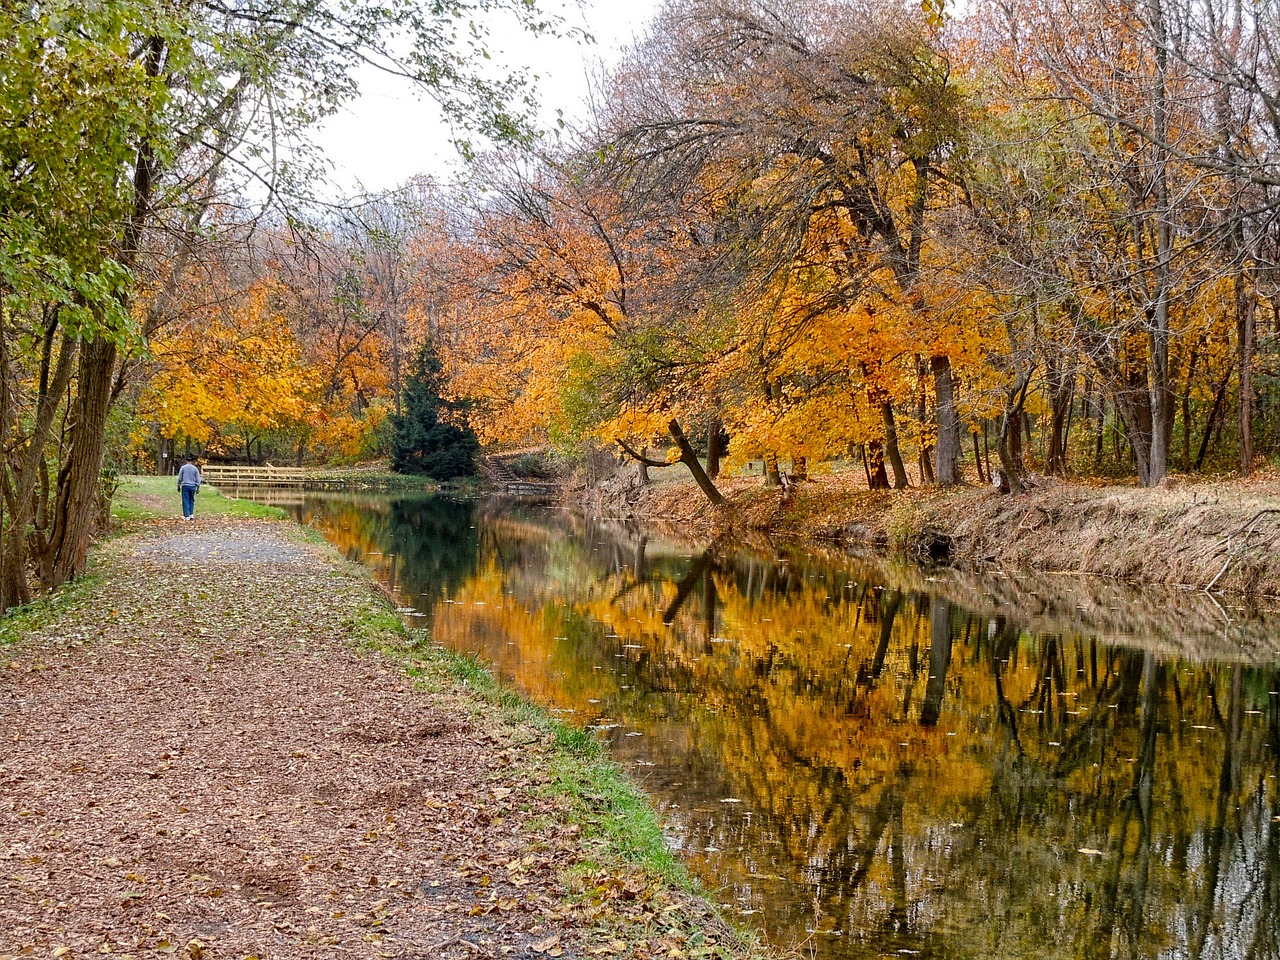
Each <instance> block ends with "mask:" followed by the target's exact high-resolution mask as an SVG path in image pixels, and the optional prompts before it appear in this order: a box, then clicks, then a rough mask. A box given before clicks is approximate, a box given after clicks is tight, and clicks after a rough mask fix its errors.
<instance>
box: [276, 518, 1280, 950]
mask: <svg viewBox="0 0 1280 960" xmlns="http://www.w3.org/2000/svg"><path fill="white" fill-rule="evenodd" d="M292 509H293V510H294V512H295V514H296V515H297V516H298V518H299V519H300V520H301V521H302V522H304V523H306V524H310V525H312V526H314V527H316V528H318V529H319V530H321V531H322V532H323V533H324V534H325V536H326V537H328V538H329V539H330V540H331V541H332V542H333V543H335V544H336V545H337V546H338V547H339V548H340V549H341V550H342V551H343V552H345V553H346V555H347V556H349V557H350V558H352V559H356V560H359V561H361V562H363V563H366V564H368V565H369V566H370V567H372V568H373V569H374V570H375V571H376V573H377V575H378V576H379V577H380V578H381V579H382V580H383V581H384V582H385V583H386V584H387V585H388V586H389V587H390V588H391V589H392V590H393V591H394V593H395V595H396V596H397V597H398V598H400V603H401V605H402V608H403V611H404V612H405V613H406V615H407V616H409V617H410V619H411V622H412V623H414V624H415V625H417V626H421V627H423V628H426V629H429V630H430V632H431V635H432V637H433V638H434V639H435V640H436V641H437V642H439V643H441V644H444V645H446V646H448V647H450V648H452V649H455V650H459V651H467V652H471V653H475V654H477V655H479V656H480V657H482V658H483V659H484V660H485V661H487V662H488V663H489V664H490V665H491V666H492V668H493V670H494V671H495V672H496V673H497V674H499V675H500V676H502V677H504V678H505V679H506V680H508V681H510V682H511V683H513V684H515V685H516V686H517V687H519V688H520V689H521V690H523V691H524V692H525V693H527V694H528V695H529V696H530V697H532V698H533V699H535V700H537V701H538V702H539V703H541V704H543V705H544V706H546V707H547V708H548V709H550V710H552V711H554V712H555V713H557V714H558V715H560V716H562V717H563V718H564V719H565V720H566V721H567V722H569V723H573V724H577V725H580V726H584V727H588V728H591V729H593V730H595V731H598V735H599V736H600V737H601V738H604V739H605V740H607V742H608V744H609V746H610V747H611V749H612V752H613V755H614V757H615V758H616V759H617V761H618V762H619V763H621V764H622V765H624V766H625V767H626V768H627V769H628V770H629V771H630V772H631V773H632V775H633V776H634V778H635V780H636V781H637V782H638V783H639V784H640V785H641V786H642V787H643V788H644V789H645V790H646V791H647V792H648V794H649V795H650V796H651V798H652V800H653V802H654V803H655V805H656V806H657V807H658V809H659V810H660V812H661V814H662V817H663V819H664V823H665V825H666V830H667V835H668V837H669V839H670V842H671V843H672V845H673V846H674V847H675V848H676V849H678V850H679V851H680V853H681V854H682V856H683V857H684V859H685V861H686V862H687V864H688V866H689V868H690V869H691V870H692V871H693V872H694V873H695V874H696V875H697V876H698V877H699V878H700V880H701V881H702V882H703V884H704V885H705V886H706V888H707V889H709V890H710V891H712V893H713V895H714V896H716V897H718V898H719V899H720V900H721V901H722V902H723V903H724V904H725V905H726V907H727V909H728V910H729V911H731V912H733V913H735V914H736V915H737V916H738V918H739V919H740V920H741V922H743V923H744V924H747V925H752V926H756V927H758V928H759V929H760V930H762V931H763V932H764V934H765V935H766V936H767V937H768V938H769V940H770V941H772V942H774V943H777V944H779V945H782V946H791V945H796V944H800V945H802V947H803V951H804V952H805V953H807V954H810V955H812V956H813V957H815V958H823V960H836V958H871V957H889V956H892V957H926V958H962V957H964V958H969V957H973V958H980V957H981V958H989V957H1002V958H1033V957H1034V958H1050V957H1064V958H1065V957H1124V958H1165V957H1188V958H1244V960H1249V958H1255V957H1257V958H1263V957H1267V958H1274V957H1277V956H1278V955H1280V789H1278V787H1277V779H1276V778H1277V774H1280V749H1278V745H1280V697H1278V695H1277V689H1278V688H1280V656H1277V653H1276V650H1277V649H1280V618H1278V617H1277V615H1276V614H1275V613H1274V612H1271V611H1258V610H1240V609H1232V608H1230V607H1226V606H1223V605H1222V604H1221V603H1220V602H1219V601H1216V600H1214V599H1213V598H1211V597H1208V596H1207V595H1204V594H1192V593H1187V592H1181V593H1179V592H1172V591H1170V592H1163V593H1153V592H1129V591H1126V590H1124V589H1123V588H1121V587H1119V586H1117V585H1114V584H1106V583H1099V582H1095V581H1087V580H1084V579H1082V578H1062V577H1059V578H1052V577H1035V578H1032V577H1024V578H1019V577H1010V576H1003V577H993V576H980V575H976V574H965V573H962V572H958V571H943V570H939V571H928V570H921V569H918V568H915V567H912V566H908V565H894V564H890V563H886V562H884V561H880V560H874V559H866V560H858V559H854V558H850V557H848V556H845V555H842V554H840V553H838V552H835V551H831V552H823V551H821V550H812V549H810V550H800V549H794V548H787V547H779V546H777V545H767V544H762V545H759V546H755V547H752V546H747V545H743V546H740V547H733V548H728V547H722V548H719V549H716V550H712V551H701V550H691V549H689V548H688V547H683V546H677V545H673V544H670V543H664V542H662V541H661V540H659V539H656V538H649V537H646V536H644V535H643V534H641V533H640V532H638V531H637V530H634V529H631V528H628V527H626V526H624V525H621V524H616V523H602V522H594V521H591V520H589V519H587V518H583V517H580V516H575V515H572V514H569V513H566V512H563V511H560V510H556V509H552V508H551V507H549V506H546V505H539V504H534V503H518V502H510V501H508V502H499V501H486V500H453V499H447V498H405V497H399V498H387V497H356V496H349V497H335V496H314V497H308V498H306V499H305V501H303V502H301V503H296V504H294V505H293V506H292Z"/></svg>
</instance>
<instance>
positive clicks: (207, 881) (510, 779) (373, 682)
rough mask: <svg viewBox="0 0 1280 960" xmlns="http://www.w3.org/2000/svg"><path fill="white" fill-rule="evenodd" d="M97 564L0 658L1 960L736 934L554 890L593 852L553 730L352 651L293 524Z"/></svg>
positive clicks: (166, 533)
mask: <svg viewBox="0 0 1280 960" xmlns="http://www.w3.org/2000/svg"><path fill="white" fill-rule="evenodd" d="M104 555H105V559H104V569H105V573H104V575H103V576H102V577H101V578H100V580H99V581H98V582H97V583H96V584H95V585H94V586H93V587H92V588H90V589H89V590H88V591H87V592H83V593H84V595H83V596H82V597H81V599H79V600H78V601H76V602H75V603H74V604H73V605H72V607H71V609H70V610H68V611H67V612H66V613H65V614H63V615H62V616H61V618H60V619H59V620H58V622H57V623H55V624H52V625H50V626H48V627H46V628H44V629H42V630H41V631H39V632H38V633H37V634H36V635H35V636H33V637H31V638H29V639H27V640H25V641H24V642H23V643H22V644H20V645H19V646H18V647H17V648H9V649H0V744H2V747H0V958H10V957H17V956H37V957H66V956H83V955H88V954H96V955H98V956H107V955H113V956H137V957H142V956H166V955H176V956H185V957H189V958H191V960H200V958H201V957H206V958H214V957H218V958H222V957H228V958H237V960H244V958H248V957H258V958H262V960H268V958H270V960H275V958H293V957H318V956H324V957H336V956H341V957H403V958H409V957H425V958H431V960H447V958H452V957H468V958H477V957H502V956H515V957H535V956H562V955H563V956H583V955H608V954H623V955H627V956H637V957H643V956H651V955H663V956H665V955H667V954H668V953H669V952H670V950H671V949H673V948H674V949H681V950H684V951H685V952H686V953H691V952H692V951H691V949H690V945H691V944H702V945H704V946H705V947H706V948H707V949H708V950H710V949H712V947H711V946H710V945H713V944H714V943H715V941H716V940H717V939H722V940H729V941H731V940H732V936H731V935H730V934H728V933H727V931H725V930H724V929H723V928H722V927H721V926H720V925H718V923H717V921H715V920H714V919H713V918H711V917H710V916H709V915H707V914H706V913H705V911H704V910H703V909H702V908H701V907H700V905H699V903H698V902H697V901H694V900H693V899H691V898H687V897H684V896H683V895H680V894H673V893H670V892H669V891H666V890H665V889H659V888H658V887H656V886H655V885H653V884H652V883H651V882H650V881H649V880H647V879H646V878H642V877H612V878H607V879H605V878H601V877H594V878H592V879H591V880H590V881H589V882H588V883H587V884H586V886H587V887H588V889H589V891H590V892H593V895H592V896H586V897H579V898H577V899H575V900H573V901H567V900H566V893H567V885H572V884H573V883H575V882H577V881H574V880H573V879H572V876H573V875H572V874H571V873H566V869H567V868H570V867H572V866H573V865H574V864H576V863H579V862H581V861H583V860H584V858H585V857H587V856H588V854H589V853H590V852H591V851H590V850H588V849H584V844H585V842H584V840H583V839H582V837H581V836H580V835H579V832H578V829H577V827H574V826H571V825H569V823H568V822H567V820H566V817H565V816H564V804H565V802H566V801H563V800H557V799H555V798H554V796H552V795H551V794H549V792H548V791H547V790H546V789H545V787H546V782H547V780H548V774H547V773H546V771H545V769H543V768H542V767H541V766H540V765H539V758H540V757H541V756H542V755H543V754H545V752H546V751H547V750H548V749H549V748H548V745H547V744H546V743H545V742H543V739H542V737H541V735H540V734H538V733H537V732H536V731H534V730H533V729H531V728H523V727H520V726H517V725H513V724H511V723H507V722H502V721H500V720H499V719H498V718H495V717H493V716H492V715H491V713H492V711H490V714H488V715H487V714H486V713H485V712H484V710H483V708H482V706H481V705H480V704H479V703H478V702H477V701H475V700H469V699H467V698H466V697H465V696H464V695H463V694H461V693H459V692H458V691H457V690H448V689H444V690H437V691H435V692H424V691H421V690H415V689H414V688H413V686H412V685H411V683H410V681H409V680H407V679H406V678H405V676H404V674H403V671H402V670H401V669H400V668H399V667H398V666H397V665H395V664H394V663H392V662H390V661H389V660H387V659H385V658H383V657H381V656H379V655H377V654H373V653H363V654H362V653H361V652H359V651H358V650H357V649H354V648H353V647H352V646H351V645H350V644H348V643H346V642H345V641H348V640H349V639H350V638H351V636H352V635H353V634H359V632H360V631H361V629H362V624H366V625H367V622H368V619H369V618H370V617H371V616H373V615H374V614H375V613H376V612H377V611H378V610H379V606H378V601H377V600H376V598H375V597H374V594H373V590H372V588H371V586H370V584H369V583H368V582H367V581H366V580H364V579H362V578H361V577H360V576H359V575H357V574H355V573H352V572H351V571H349V570H345V569H342V568H340V567H336V566H335V564H334V563H333V562H332V561H331V560H330V559H329V558H328V557H327V556H325V555H322V553H320V552H318V551H316V550H313V549H312V548H310V547H309V546H306V545H303V544H301V543H299V542H295V541H293V540H291V539H289V537H287V536H286V535H285V533H284V531H283V528H282V527H280V526H278V525H276V524H273V523H258V522H246V521H234V522H228V521H219V520H214V519H197V520H196V521H195V522H193V523H182V522H181V521H164V522H159V523H156V524H155V525H153V526H152V527H150V528H149V529H148V530H147V531H146V532H144V533H142V534H139V535H136V536H132V537H129V538H125V539H123V540H121V541H117V542H115V543H113V544H111V545H110V546H109V547H108V548H106V550H105V551H104ZM382 615H383V616H385V611H384V612H383V614H382ZM364 629H367V626H365V627H364ZM580 885H581V883H580ZM592 885H594V887H593V886H592ZM663 911H665V914H664V913H663ZM659 917H662V918H663V920H664V922H663V923H662V924H659V923H657V922H656V921H657V919H658V918H659ZM667 929H671V930H672V931H676V930H680V931H682V932H671V933H664V932H662V931H664V930H667Z"/></svg>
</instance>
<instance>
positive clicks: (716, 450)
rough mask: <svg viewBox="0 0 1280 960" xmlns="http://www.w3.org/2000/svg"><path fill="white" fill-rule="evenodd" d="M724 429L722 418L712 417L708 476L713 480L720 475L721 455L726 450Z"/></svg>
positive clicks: (708, 439)
mask: <svg viewBox="0 0 1280 960" xmlns="http://www.w3.org/2000/svg"><path fill="white" fill-rule="evenodd" d="M723 430H724V425H723V424H722V423H721V422H720V418H719V417H712V418H711V426H709V427H707V476H708V477H710V478H711V479H712V480H716V479H719V477H720V457H721V455H722V454H723V452H724V450H723V447H722V445H721V439H722V438H721V436H720V434H721V432H722V431H723Z"/></svg>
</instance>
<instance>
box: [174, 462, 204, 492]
mask: <svg viewBox="0 0 1280 960" xmlns="http://www.w3.org/2000/svg"><path fill="white" fill-rule="evenodd" d="M202 482H203V480H202V478H201V476H200V468H199V467H197V466H196V465H195V464H194V463H184V464H183V465H182V466H181V467H179V468H178V489H179V490H181V489H182V488H183V487H196V488H199V486H200V484H201V483H202Z"/></svg>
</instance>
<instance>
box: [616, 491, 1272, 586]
mask: <svg viewBox="0 0 1280 960" xmlns="http://www.w3.org/2000/svg"><path fill="white" fill-rule="evenodd" d="M680 469H681V470H683V468H680ZM632 473H633V471H628V470H624V471H623V472H622V474H620V475H619V476H620V477H623V478H625V477H630V476H631V475H632ZM686 477H687V471H685V475H684V476H683V477H681V476H680V475H679V474H678V473H677V472H676V471H675V470H674V469H672V468H666V469H664V471H663V472H662V475H661V476H660V477H659V478H658V479H657V482H654V483H651V484H650V485H648V486H646V487H638V486H635V485H633V484H631V483H629V482H627V481H626V480H623V481H622V482H618V481H616V480H615V481H614V482H613V483H612V484H609V483H606V484H605V485H604V487H602V488H601V489H599V490H597V491H596V493H595V496H594V498H593V503H592V509H593V511H594V512H596V513H599V514H601V515H608V516H616V517H625V518H629V519H637V520H642V521H646V522H649V523H653V524H657V525H659V526H661V527H664V528H665V529H666V530H667V531H668V532H672V533H675V534H677V535H678V536H680V537H682V538H685V539H696V540H704V541H705V540H708V539H713V538H717V537H733V536H742V535H744V534H767V535H769V536H775V537H788V538H799V539H802V540H807V541H813V542H817V543H829V544H836V545H839V546H841V547H843V548H846V549H851V550H855V551H857V550H884V549H888V550H897V551H903V552H907V553H915V554H917V555H925V554H928V553H929V552H930V550H931V549H933V548H936V547H938V546H939V545H941V544H945V545H946V552H947V555H948V557H949V559H950V561H951V562H952V563H955V564H958V565H961V566H965V567H990V568H995V569H1000V570H1014V571H1036V570H1038V571H1053V572H1057V573H1069V574H1089V575H1096V576H1100V577H1109V578H1116V579H1120V580H1124V581H1127V582H1132V583H1142V584H1161V585H1166V586H1178V587H1188V588H1194V589H1199V590H1203V589H1206V588H1212V589H1213V590H1215V591H1221V592H1223V593H1227V594H1234V595H1240V596H1258V597H1277V596H1280V471H1277V470H1276V469H1274V468H1272V469H1268V470H1264V471H1260V472H1258V473H1257V474H1255V475H1254V476H1253V477H1251V478H1249V479H1246V480H1241V479H1235V478H1216V479H1207V480H1188V479H1171V480H1170V481H1168V482H1167V483H1166V484H1164V485H1162V486H1161V487H1158V488H1154V489H1141V488H1138V487H1135V486H1131V485H1130V486H1125V485H1115V484H1111V485H1108V484H1101V483H1084V482H1070V481H1065V480H1057V479H1053V478H1040V479H1038V481H1037V485H1036V486H1035V487H1034V488H1033V489H1031V490H1029V491H1028V492H1026V493H1023V494H1019V495H1016V496H1013V495H1008V494H1001V493H1000V492H998V491H996V490H994V489H992V488H991V487H987V486H976V485H967V486H962V487H959V488H956V489H950V490H942V489H939V488H936V487H934V488H917V489H908V490H904V491H871V490H868V489H867V487H866V483H865V481H864V480H863V479H862V477H861V475H860V474H858V473H854V472H843V473H829V474H825V475H823V474H819V475H815V476H813V477H812V478H811V479H809V480H807V481H805V482H803V483H796V484H793V485H792V486H791V487H790V489H789V490H786V491H783V490H780V489H779V488H777V487H773V488H769V487H766V486H764V485H763V483H762V481H761V478H760V477H758V476H756V477H730V478H724V479H722V480H721V481H720V489H721V492H722V493H723V494H724V495H725V497H726V503H724V504H722V505H720V506H718V507H712V506H711V505H710V504H709V503H708V502H707V500H706V498H705V497H704V496H703V495H702V493H701V492H700V491H699V490H698V487H697V486H696V485H695V484H694V483H693V482H692V481H689V480H687V479H686Z"/></svg>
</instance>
